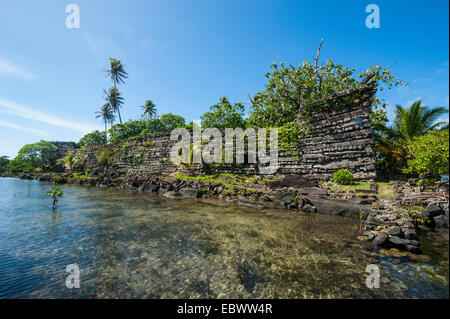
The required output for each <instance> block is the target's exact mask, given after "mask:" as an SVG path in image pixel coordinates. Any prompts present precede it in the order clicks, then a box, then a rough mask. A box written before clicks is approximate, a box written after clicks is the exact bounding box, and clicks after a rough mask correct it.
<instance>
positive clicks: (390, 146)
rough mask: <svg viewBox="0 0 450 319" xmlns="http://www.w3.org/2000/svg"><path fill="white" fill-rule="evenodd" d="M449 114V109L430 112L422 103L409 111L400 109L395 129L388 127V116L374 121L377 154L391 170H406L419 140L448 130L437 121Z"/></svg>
mask: <svg viewBox="0 0 450 319" xmlns="http://www.w3.org/2000/svg"><path fill="white" fill-rule="evenodd" d="M447 112H448V110H447V109H446V108H445V107H435V108H428V107H426V106H424V105H423V104H422V101H420V100H419V101H416V102H414V103H413V104H412V105H411V106H410V107H409V108H407V109H406V108H404V107H402V106H401V105H396V107H395V111H394V113H395V118H394V121H393V125H391V126H388V125H387V122H388V120H387V117H386V115H384V116H382V117H380V118H379V119H378V120H377V121H375V122H374V121H373V120H372V124H375V125H374V129H375V137H376V151H377V152H378V153H379V154H380V155H381V157H382V159H383V161H385V162H386V164H387V166H398V167H403V166H404V165H405V164H406V158H407V157H408V156H409V152H408V145H409V144H410V143H411V142H412V141H414V140H415V139H416V138H418V137H421V136H424V135H426V134H428V133H430V132H433V131H437V130H440V129H445V124H446V122H443V121H439V122H437V119H438V118H439V116H441V115H443V114H445V113H447Z"/></svg>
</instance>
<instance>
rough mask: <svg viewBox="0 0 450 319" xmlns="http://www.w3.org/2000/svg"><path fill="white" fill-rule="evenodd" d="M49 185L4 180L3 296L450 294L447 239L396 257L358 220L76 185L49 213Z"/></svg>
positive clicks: (0, 203) (0, 227) (0, 200)
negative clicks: (70, 268)
mask: <svg viewBox="0 0 450 319" xmlns="http://www.w3.org/2000/svg"><path fill="white" fill-rule="evenodd" d="M51 186H52V185H51V184H47V183H42V182H38V181H30V180H20V179H13V178H0V298H448V232H447V233H442V232H441V233H439V234H438V233H436V234H432V233H431V234H429V235H428V236H427V237H425V238H423V239H422V240H423V242H424V245H423V247H424V250H425V251H424V255H423V256H421V257H419V258H412V259H411V258H409V257H407V256H403V257H393V256H390V255H388V254H383V252H377V251H374V250H370V249H369V248H367V247H364V245H363V244H362V243H361V242H359V241H358V240H357V239H356V237H357V235H358V231H359V230H358V229H357V228H358V227H359V220H358V219H352V218H344V217H339V216H328V215H320V214H309V215H308V214H300V213H292V212H284V211H277V210H268V209H264V210H260V209H253V208H243V207H240V206H237V205H235V204H230V203H221V202H212V203H209V202H203V201H189V200H178V199H177V200H175V199H166V198H163V197H161V196H158V195H155V194H138V193H134V192H128V191H121V190H112V189H102V188H88V187H82V186H76V185H63V186H62V189H63V190H64V197H63V198H62V199H61V200H60V202H59V204H58V208H57V210H56V211H52V209H51V199H50V198H48V197H45V196H43V194H44V193H45V192H46V191H48V190H49V189H50V188H51ZM69 264H77V265H78V266H79V269H80V288H79V289H76V288H75V289H68V288H67V287H66V285H65V282H66V278H67V276H68V275H69V273H67V272H66V266H67V265H69ZM369 264H377V265H378V266H379V269H380V288H379V289H372V290H371V289H369V288H367V287H366V284H365V281H366V276H367V275H368V274H367V273H366V272H365V270H366V266H367V265H369Z"/></svg>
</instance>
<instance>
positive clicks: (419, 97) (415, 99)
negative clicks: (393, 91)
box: [405, 96, 423, 107]
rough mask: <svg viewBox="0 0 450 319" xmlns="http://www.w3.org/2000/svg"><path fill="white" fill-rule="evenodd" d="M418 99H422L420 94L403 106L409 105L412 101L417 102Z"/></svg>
mask: <svg viewBox="0 0 450 319" xmlns="http://www.w3.org/2000/svg"><path fill="white" fill-rule="evenodd" d="M419 100H423V99H422V97H421V96H417V97H416V98H414V99H412V100H409V101H407V102H406V104H405V107H410V106H411V105H412V104H413V103H414V102H417V101H419Z"/></svg>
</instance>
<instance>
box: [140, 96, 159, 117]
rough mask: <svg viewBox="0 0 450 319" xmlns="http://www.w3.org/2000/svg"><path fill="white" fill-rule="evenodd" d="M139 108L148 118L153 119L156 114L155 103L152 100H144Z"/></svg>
mask: <svg viewBox="0 0 450 319" xmlns="http://www.w3.org/2000/svg"><path fill="white" fill-rule="evenodd" d="M141 109H142V110H143V111H144V115H147V116H148V118H149V119H153V118H154V116H155V115H156V105H155V103H153V101H152V100H147V101H145V104H144V105H141Z"/></svg>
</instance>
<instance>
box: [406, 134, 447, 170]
mask: <svg viewBox="0 0 450 319" xmlns="http://www.w3.org/2000/svg"><path fill="white" fill-rule="evenodd" d="M448 152H449V132H448V130H443V131H441V132H431V133H429V134H427V135H424V136H421V137H419V138H416V139H414V140H413V141H412V142H411V143H410V144H409V145H408V154H409V157H410V159H409V160H408V167H407V168H405V169H404V173H417V174H419V175H420V176H423V177H432V176H433V175H444V174H448V165H449V160H448V159H449V155H448Z"/></svg>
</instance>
